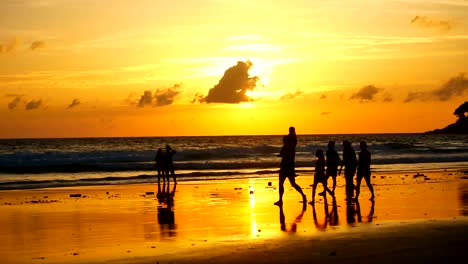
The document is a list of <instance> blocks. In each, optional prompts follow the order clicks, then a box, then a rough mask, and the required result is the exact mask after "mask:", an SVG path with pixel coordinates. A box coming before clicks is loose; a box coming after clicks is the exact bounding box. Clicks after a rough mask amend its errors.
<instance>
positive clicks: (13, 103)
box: [8, 95, 21, 110]
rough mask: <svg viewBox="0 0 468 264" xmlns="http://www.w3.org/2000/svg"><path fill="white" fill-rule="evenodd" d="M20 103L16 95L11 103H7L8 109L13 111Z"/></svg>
mask: <svg viewBox="0 0 468 264" xmlns="http://www.w3.org/2000/svg"><path fill="white" fill-rule="evenodd" d="M20 103H21V96H20V95H17V96H15V98H13V100H12V101H11V102H9V103H8V109H10V110H13V109H15V108H16V107H18V105H19V104H20Z"/></svg>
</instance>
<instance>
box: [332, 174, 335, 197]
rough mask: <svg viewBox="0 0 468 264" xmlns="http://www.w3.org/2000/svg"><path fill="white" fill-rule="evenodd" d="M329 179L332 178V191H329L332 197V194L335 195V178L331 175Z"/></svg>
mask: <svg viewBox="0 0 468 264" xmlns="http://www.w3.org/2000/svg"><path fill="white" fill-rule="evenodd" d="M331 177H332V180H333V186H332V190H331V191H332V193H333V194H332V195H334V194H335V188H336V176H333V175H332V176H331Z"/></svg>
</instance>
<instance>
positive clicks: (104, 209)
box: [0, 171, 468, 263]
mask: <svg viewBox="0 0 468 264" xmlns="http://www.w3.org/2000/svg"><path fill="white" fill-rule="evenodd" d="M414 175H417V172H400V173H375V174H374V178H373V179H372V180H373V183H374V188H375V192H376V199H375V202H374V203H372V202H371V201H369V200H368V198H369V197H370V193H369V192H368V190H367V187H366V186H365V184H364V185H363V186H362V187H361V190H362V191H361V197H360V200H359V202H358V203H352V204H347V203H346V202H345V201H344V186H343V184H344V180H343V178H342V177H339V178H338V188H337V190H336V200H335V201H336V202H335V203H334V202H333V199H332V198H331V197H330V196H328V198H327V200H326V201H325V200H324V199H323V198H322V197H320V196H318V197H316V204H315V206H311V205H309V204H306V205H305V206H304V205H303V204H302V203H300V202H299V201H300V199H301V198H300V195H299V194H298V193H297V192H296V191H295V190H293V189H292V188H291V187H290V184H289V183H288V182H287V181H286V183H285V189H286V191H285V196H284V205H283V206H282V207H278V206H274V205H273V202H275V201H276V200H277V199H278V190H277V189H276V187H277V179H276V177H273V178H252V179H236V180H226V181H203V182H202V181H200V182H183V181H180V182H179V184H177V186H176V188H175V189H174V186H173V185H172V184H171V185H170V186H169V191H168V192H166V193H169V194H171V193H172V194H173V197H172V196H171V195H158V186H157V184H135V185H112V186H90V187H70V188H53V189H37V190H14V191H0V210H1V212H2V213H1V215H2V217H1V218H0V243H1V247H0V259H1V260H2V261H1V263H157V262H159V263H170V262H172V263H184V262H185V263H206V262H208V263H210V262H211V263H221V262H222V263H239V262H247V263H286V262H289V263H303V262H306V261H307V262H308V261H316V262H319V263H320V262H332V263H333V262H341V263H370V262H373V263H375V262H377V261H378V262H383V263H389V262H395V261H398V262H405V261H408V263H409V262H412V263H419V262H420V261H421V262H423V263H427V262H429V263H431V262H432V261H435V262H437V261H441V260H444V261H445V260H447V259H450V258H453V257H455V256H460V257H464V255H465V252H464V250H463V249H465V248H467V246H468V217H467V215H468V182H467V175H466V174H465V173H464V172H463V171H441V172H424V176H416V177H415V176H414ZM296 179H297V182H298V184H299V185H300V186H301V187H302V188H303V189H304V191H305V192H306V194H307V197H308V199H309V200H310V199H311V188H310V187H309V184H311V183H312V181H313V178H312V175H301V176H299V177H297V178H296ZM269 182H271V186H269V184H268V183H269ZM330 184H331V180H330ZM249 187H252V189H251V188H249ZM162 188H163V186H162V185H161V189H160V191H161V193H162V190H163V189H162ZM164 189H166V190H167V186H164ZM318 190H319V191H320V190H321V186H319V189H318ZM251 191H252V193H251ZM78 194H79V195H78ZM70 195H72V196H81V197H70ZM171 197H172V199H173V200H172V202H171V200H170V198H171ZM158 198H159V199H158ZM168 199H169V200H168ZM168 202H169V203H168ZM168 204H169V205H171V204H172V206H168Z"/></svg>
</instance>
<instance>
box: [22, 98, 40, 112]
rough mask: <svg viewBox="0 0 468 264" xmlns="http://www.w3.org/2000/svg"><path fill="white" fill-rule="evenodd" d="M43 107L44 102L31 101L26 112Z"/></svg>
mask: <svg viewBox="0 0 468 264" xmlns="http://www.w3.org/2000/svg"><path fill="white" fill-rule="evenodd" d="M41 105H42V100H40V99H39V100H37V101H36V100H31V101H29V102H28V103H27V104H26V110H34V109H38V108H39V107H40V106H41Z"/></svg>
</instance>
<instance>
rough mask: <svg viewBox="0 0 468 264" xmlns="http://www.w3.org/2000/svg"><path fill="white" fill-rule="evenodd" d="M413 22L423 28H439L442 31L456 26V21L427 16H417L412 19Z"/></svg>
mask: <svg viewBox="0 0 468 264" xmlns="http://www.w3.org/2000/svg"><path fill="white" fill-rule="evenodd" d="M411 24H413V25H415V26H418V27H423V28H437V29H440V30H442V31H450V29H452V27H453V26H454V23H453V22H452V21H450V20H440V19H435V18H429V17H426V16H415V17H414V18H413V19H412V20H411Z"/></svg>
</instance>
